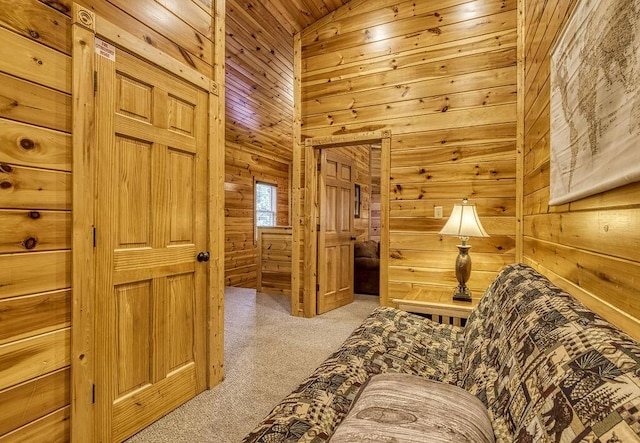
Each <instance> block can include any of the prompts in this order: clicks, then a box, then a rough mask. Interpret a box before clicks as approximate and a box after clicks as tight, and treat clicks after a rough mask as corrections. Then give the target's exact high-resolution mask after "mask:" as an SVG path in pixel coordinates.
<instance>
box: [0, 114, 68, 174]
mask: <svg viewBox="0 0 640 443" xmlns="http://www.w3.org/2000/svg"><path fill="white" fill-rule="evenodd" d="M0 154H2V159H3V162H4V163H10V164H14V165H20V166H29V167H36V168H46V169H52V170H57V171H71V136H70V135H69V134H66V133H64V132H60V131H52V130H48V129H45V128H41V127H38V126H34V125H29V124H24V123H20V122H17V121H11V120H6V119H0Z"/></svg>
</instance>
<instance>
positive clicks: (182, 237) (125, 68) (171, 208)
mask: <svg viewBox="0 0 640 443" xmlns="http://www.w3.org/2000/svg"><path fill="white" fill-rule="evenodd" d="M107 55H109V54H108V52H107ZM96 70H97V92H96V130H97V157H96V160H97V161H96V165H97V171H96V177H97V183H96V185H97V186H96V218H95V220H96V231H95V237H96V323H95V327H96V330H95V336H96V386H95V393H96V430H97V431H96V432H97V434H98V435H97V439H96V440H97V441H100V442H110V441H122V440H124V439H125V438H127V437H128V436H130V435H132V434H133V433H135V432H137V431H139V430H140V429H142V428H144V427H145V426H147V425H149V424H150V423H151V422H153V421H155V420H156V419H158V418H159V417H161V416H163V415H164V414H166V413H167V412H169V411H171V410H172V409H174V408H176V407H177V406H179V405H180V404H182V403H184V402H185V401H186V400H188V399H190V398H192V397H194V396H195V395H196V394H198V393H199V392H201V391H203V390H204V389H205V386H206V318H207V317H206V316H207V267H208V265H207V264H206V263H201V262H200V261H205V259H206V258H207V256H206V255H205V254H202V255H200V256H198V254H199V253H200V252H204V251H206V250H207V222H208V220H207V206H206V204H207V180H208V167H207V143H208V140H207V136H208V130H207V120H208V100H209V98H208V93H207V92H206V91H203V90H201V89H199V88H197V87H195V86H193V85H191V84H190V83H188V82H186V81H184V80H181V79H179V78H178V77H175V76H173V75H172V74H169V73H167V72H165V71H164V70H162V69H160V68H158V67H156V66H154V65H152V64H150V63H147V62H145V61H143V60H141V59H139V58H137V57H135V56H133V55H130V54H129V53H127V52H125V51H124V50H121V49H117V48H116V49H115V51H114V53H113V56H112V57H105V56H99V55H96ZM197 257H199V259H198V260H197V259H196V258H197Z"/></svg>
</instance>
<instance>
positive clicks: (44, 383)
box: [0, 368, 70, 440]
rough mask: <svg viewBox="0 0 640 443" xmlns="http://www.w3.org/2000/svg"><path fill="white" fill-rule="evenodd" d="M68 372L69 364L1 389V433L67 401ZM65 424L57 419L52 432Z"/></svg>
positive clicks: (49, 411) (42, 415) (32, 419)
mask: <svg viewBox="0 0 640 443" xmlns="http://www.w3.org/2000/svg"><path fill="white" fill-rule="evenodd" d="M69 372H70V370H69V368H65V369H60V370H58V371H55V372H52V373H50V374H47V375H43V376H42V377H38V378H35V379H33V380H29V381H26V382H24V383H21V384H19V385H15V386H12V387H10V388H7V389H4V390H2V391H0V404H2V409H3V414H2V415H1V416H0V435H2V436H4V434H7V433H8V432H10V431H13V430H15V429H18V428H20V427H21V426H24V425H28V424H29V423H31V422H34V421H36V420H38V419H39V418H41V417H44V416H46V415H47V414H50V413H52V412H54V411H57V410H59V409H62V408H65V407H66V405H68V404H69V396H70V387H69V380H70V375H69ZM64 425H65V423H64V422H58V424H57V425H56V426H55V428H56V431H54V432H59V431H57V429H59V427H61V426H64ZM6 437H7V439H8V440H10V439H11V438H10V437H9V436H6ZM65 437H66V436H65ZM0 438H1V437H0ZM39 438H42V436H39ZM65 439H66V438H65Z"/></svg>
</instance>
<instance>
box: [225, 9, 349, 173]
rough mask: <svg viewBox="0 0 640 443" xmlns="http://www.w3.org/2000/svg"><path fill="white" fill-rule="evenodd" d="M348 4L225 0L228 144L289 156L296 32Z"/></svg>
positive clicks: (285, 159)
mask: <svg viewBox="0 0 640 443" xmlns="http://www.w3.org/2000/svg"><path fill="white" fill-rule="evenodd" d="M346 3H348V0H227V1H226V57H225V58H226V68H225V69H226V89H227V94H226V110H227V112H226V113H227V118H226V140H227V148H232V149H242V150H244V151H247V152H252V153H255V154H260V155H263V156H267V157H270V158H274V159H277V160H279V161H283V162H289V161H290V160H291V158H292V148H293V131H292V129H293V127H292V124H293V113H294V103H293V100H294V98H293V82H294V73H293V64H294V62H293V57H294V54H293V36H294V34H296V33H298V32H300V31H301V30H302V29H304V28H306V27H308V26H309V25H311V24H312V23H314V22H316V21H317V20H318V19H320V18H322V17H324V16H326V15H327V14H330V13H331V12H333V11H335V10H336V9H337V8H339V7H340V6H342V5H343V4H346Z"/></svg>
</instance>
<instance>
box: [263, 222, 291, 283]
mask: <svg viewBox="0 0 640 443" xmlns="http://www.w3.org/2000/svg"><path fill="white" fill-rule="evenodd" d="M292 245H293V238H292V229H291V227H279V228H258V248H257V249H258V266H257V268H258V269H257V283H256V289H257V291H258V292H264V293H267V294H281V295H288V296H291V273H292V270H293V267H292Z"/></svg>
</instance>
